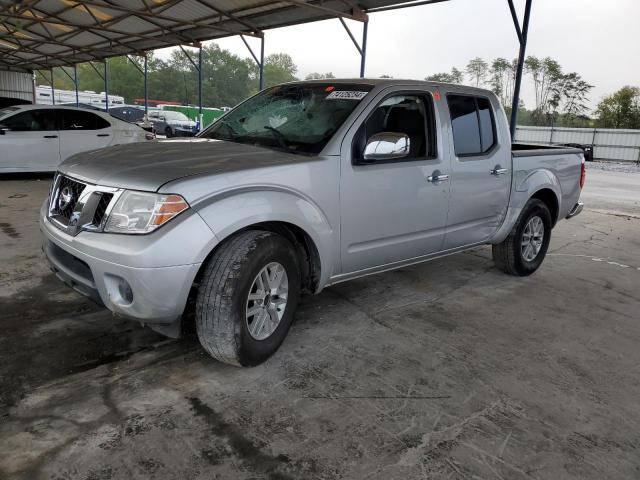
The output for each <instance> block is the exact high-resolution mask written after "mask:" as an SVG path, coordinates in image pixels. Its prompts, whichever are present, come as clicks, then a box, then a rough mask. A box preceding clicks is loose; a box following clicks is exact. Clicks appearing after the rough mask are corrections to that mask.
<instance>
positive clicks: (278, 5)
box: [0, 0, 443, 69]
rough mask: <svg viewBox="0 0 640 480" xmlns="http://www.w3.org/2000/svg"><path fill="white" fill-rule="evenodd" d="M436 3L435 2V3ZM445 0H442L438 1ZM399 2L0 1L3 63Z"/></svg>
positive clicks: (353, 14)
mask: <svg viewBox="0 0 640 480" xmlns="http://www.w3.org/2000/svg"><path fill="white" fill-rule="evenodd" d="M434 1H435V0H434ZM439 1H443V0H439ZM404 3H409V2H407V1H406V0H405V1H398V0H309V1H305V0H284V1H283V0H276V1H274V0H138V1H133V0H30V1H24V0H23V1H6V0H0V66H3V67H14V68H21V69H44V68H50V67H55V66H62V65H72V64H74V63H80V62H85V61H88V60H101V59H104V58H107V57H112V56H117V55H124V54H141V53H143V52H144V51H146V50H152V49H156V48H164V47H168V46H175V45H179V44H181V45H193V44H194V43H197V42H200V41H204V40H212V39H216V38H222V37H228V36H231V35H237V34H244V35H254V36H261V35H262V31H263V30H267V29H271V28H277V27H283V26H287V25H294V24H299V23H307V22H314V21H318V20H324V19H327V18H335V17H344V18H356V19H360V20H362V19H364V18H366V12H367V11H368V10H370V9H375V8H380V7H387V6H392V5H399V4H404Z"/></svg>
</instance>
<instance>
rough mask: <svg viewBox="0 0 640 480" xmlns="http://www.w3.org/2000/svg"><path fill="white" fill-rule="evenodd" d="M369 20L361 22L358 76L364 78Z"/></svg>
mask: <svg viewBox="0 0 640 480" xmlns="http://www.w3.org/2000/svg"><path fill="white" fill-rule="evenodd" d="M368 29H369V20H367V21H366V22H364V23H363V24H362V46H361V47H360V78H364V67H365V63H366V61H367V30H368Z"/></svg>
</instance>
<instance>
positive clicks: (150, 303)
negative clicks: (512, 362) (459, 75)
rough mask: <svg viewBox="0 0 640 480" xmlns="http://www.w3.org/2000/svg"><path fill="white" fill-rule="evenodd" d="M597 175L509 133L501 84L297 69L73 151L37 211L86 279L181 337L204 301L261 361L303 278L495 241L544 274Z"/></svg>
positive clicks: (221, 332)
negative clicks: (208, 106)
mask: <svg viewBox="0 0 640 480" xmlns="http://www.w3.org/2000/svg"><path fill="white" fill-rule="evenodd" d="M584 175H585V170H584V158H583V155H582V152H581V151H580V150H578V149H572V148H557V147H549V146H538V145H524V144H519V145H514V146H513V148H512V145H511V138H510V136H509V127H508V123H507V119H506V117H505V114H504V111H503V110H502V107H501V106H500V102H499V100H498V98H497V97H496V96H495V95H494V94H493V93H492V92H490V91H488V90H482V89H478V88H469V87H462V86H453V85H442V84H437V83H431V82H418V81H400V80H362V81H351V80H349V81H347V80H345V81H340V80H332V81H331V82H327V81H326V80H325V81H312V82H298V83H291V84H285V85H280V86H277V87H274V88H270V89H267V90H265V91H263V92H261V93H259V94H258V95H256V96H254V97H252V98H250V99H249V100H247V101H245V102H244V103H242V104H240V105H239V106H238V107H236V108H235V109H234V110H232V111H231V112H229V113H227V115H225V116H224V117H222V118H221V119H220V120H218V121H217V122H216V123H214V124H213V125H212V126H210V127H209V128H208V129H207V130H205V131H204V132H202V133H201V134H200V135H199V136H198V137H197V138H195V139H191V140H186V141H185V140H167V141H160V142H154V143H146V144H139V145H127V146H120V147H114V148H110V149H106V150H101V151H98V152H92V153H90V154H81V155H76V156H75V157H73V158H72V159H69V160H68V161H67V162H65V163H64V164H63V165H62V166H61V167H60V171H59V173H58V175H57V176H56V178H55V180H54V184H53V188H52V194H51V196H50V198H49V199H48V200H47V201H46V202H44V204H43V207H42V212H41V220H40V222H41V230H42V232H43V235H44V250H45V252H46V255H47V257H48V259H49V261H50V263H51V265H52V268H53V270H54V271H55V272H56V274H57V275H58V277H59V278H60V279H62V280H63V281H64V282H66V283H68V284H69V285H70V286H72V287H73V288H75V289H76V290H77V291H79V292H80V293H83V294H84V295H87V296H89V297H92V298H94V299H95V300H96V301H98V302H101V303H103V304H104V305H105V306H106V307H107V308H109V309H110V310H112V311H113V312H115V313H116V314H119V315H123V316H127V317H130V318H134V319H137V320H139V321H140V322H142V323H144V324H147V325H151V326H152V327H153V328H154V329H156V330H158V331H160V332H163V333H164V334H166V335H169V336H176V335H178V333H179V332H180V325H181V319H182V318H183V316H184V314H185V312H187V311H190V310H189V308H190V306H191V305H195V323H196V327H197V332H198V336H199V339H200V342H201V343H202V346H203V347H204V349H205V350H206V351H207V352H209V354H211V355H212V356H213V357H215V358H217V359H219V360H221V361H224V362H228V363H232V364H236V365H255V364H258V363H260V362H262V361H264V360H265V359H266V358H267V357H269V356H270V355H271V354H272V353H274V352H275V351H276V349H277V348H278V346H279V345H280V344H281V342H282V341H283V340H284V338H285V335H286V334H287V332H288V330H289V327H290V326H291V323H292V321H293V314H294V310H295V309H296V305H297V303H298V299H299V298H300V294H302V293H318V292H320V291H321V290H322V289H323V288H324V287H326V286H328V285H332V284H335V283H338V282H343V281H346V280H351V279H354V278H358V277H362V276H364V275H369V274H373V273H378V272H383V271H386V270H391V269H395V268H400V267H404V266H407V265H411V264H415V263H418V262H423V261H426V260H431V259H434V258H438V257H442V256H445V255H448V254H451V253H454V252H460V251H463V250H466V249H469V248H473V247H477V246H479V245H485V244H490V245H492V248H493V258H494V261H495V263H496V265H497V266H498V268H500V269H501V270H503V271H505V272H506V273H509V274H512V275H518V276H526V275H529V274H531V273H533V272H535V271H536V270H537V269H538V268H539V267H540V265H541V263H542V261H543V259H544V257H545V254H546V252H547V248H548V246H549V241H550V238H551V230H552V228H553V227H554V225H555V224H556V222H558V221H559V220H561V219H563V218H571V217H573V216H575V215H577V214H578V213H580V211H581V210H582V203H580V202H579V197H580V192H581V188H582V186H583V184H584ZM189 299H191V300H189ZM497 308H499V307H497Z"/></svg>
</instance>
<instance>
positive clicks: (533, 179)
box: [489, 169, 562, 244]
mask: <svg viewBox="0 0 640 480" xmlns="http://www.w3.org/2000/svg"><path fill="white" fill-rule="evenodd" d="M513 183H514V185H513V188H512V189H511V198H510V199H509V207H508V208H507V214H506V215H505V218H504V221H503V222H502V225H501V226H500V228H499V229H498V231H497V232H496V234H495V235H494V236H493V237H492V238H491V240H490V241H489V243H493V244H496V243H501V242H503V241H504V239H505V238H507V236H508V235H509V233H510V232H511V230H512V229H513V226H514V225H515V223H516V221H517V220H518V217H519V216H520V213H521V212H522V209H523V208H524V206H525V205H526V204H527V202H528V201H529V200H530V199H531V198H532V197H533V196H534V195H535V194H536V193H537V192H539V191H540V190H543V189H549V190H551V191H552V192H553V193H554V194H555V196H556V201H557V202H558V205H561V202H560V200H561V199H562V190H561V189H560V182H559V180H558V178H557V177H556V176H555V175H554V174H553V172H552V171H551V170H548V169H540V170H535V171H533V172H523V171H520V172H515V175H514V179H513ZM557 220H558V219H557V218H556V219H554V223H555V222H556V221H557Z"/></svg>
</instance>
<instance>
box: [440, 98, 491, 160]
mask: <svg viewBox="0 0 640 480" xmlns="http://www.w3.org/2000/svg"><path fill="white" fill-rule="evenodd" d="M447 103H448V105H449V112H450V114H451V129H452V131H453V143H454V148H455V152H456V155H457V156H459V157H463V156H474V155H483V154H485V153H487V152H488V151H489V150H491V148H492V147H493V145H494V144H495V137H496V136H495V122H494V119H493V112H492V110H491V103H490V102H489V100H488V99H487V98H484V97H474V96H470V95H447Z"/></svg>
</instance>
